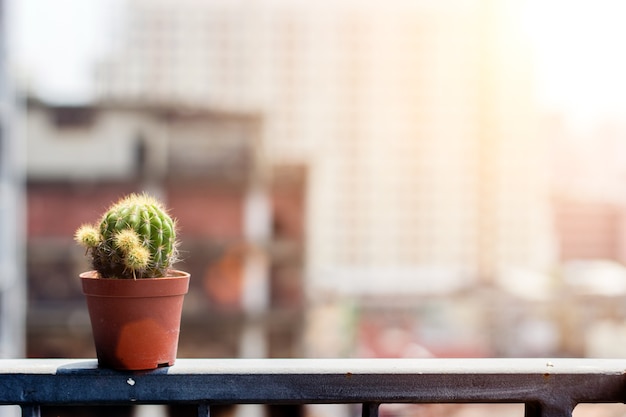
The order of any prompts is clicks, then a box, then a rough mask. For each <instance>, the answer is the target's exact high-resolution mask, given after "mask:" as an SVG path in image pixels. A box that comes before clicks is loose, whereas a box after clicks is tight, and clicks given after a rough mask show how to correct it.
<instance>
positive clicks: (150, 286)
mask: <svg viewBox="0 0 626 417" xmlns="http://www.w3.org/2000/svg"><path fill="white" fill-rule="evenodd" d="M79 276H80V279H81V283H82V287H83V294H85V295H86V296H88V297H129V298H137V297H170V296H178V295H184V294H187V292H188V290H189V278H190V274H189V273H188V272H186V271H180V270H176V269H170V270H169V273H168V276H165V277H160V278H140V279H120V278H100V277H99V276H98V273H97V271H95V270H91V271H86V272H83V273H81V274H80V275H79Z"/></svg>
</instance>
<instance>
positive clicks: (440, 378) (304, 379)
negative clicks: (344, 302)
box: [0, 359, 626, 417]
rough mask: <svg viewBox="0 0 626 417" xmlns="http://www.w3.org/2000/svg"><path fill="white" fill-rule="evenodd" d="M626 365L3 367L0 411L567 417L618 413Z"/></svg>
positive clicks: (53, 362)
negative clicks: (173, 409) (357, 409)
mask: <svg viewBox="0 0 626 417" xmlns="http://www.w3.org/2000/svg"><path fill="white" fill-rule="evenodd" d="M625 372H626V360H622V359H615V360H600V359H179V360H178V361H177V362H176V365H174V366H172V367H169V368H159V369H156V370H153V371H143V372H118V371H113V370H109V369H101V368H98V366H97V363H96V361H95V360H83V359H50V360H46V359H20V360H0V404H17V405H20V406H22V413H23V415H24V416H29V417H34V416H37V415H38V414H39V407H40V406H42V405H120V404H176V403H184V404H197V405H198V415H203V416H206V415H208V414H209V411H210V406H211V405H212V404H339V403H344V404H348V403H357V404H358V403H360V404H363V412H362V415H363V416H364V417H374V416H377V415H378V407H379V405H380V404H384V403H520V404H525V405H526V408H525V410H526V411H525V415H526V416H527V417H540V416H541V417H557V416H559V417H563V416H570V415H571V413H572V410H573V409H574V407H575V406H576V404H578V403H621V402H624V400H625V398H626V374H625Z"/></svg>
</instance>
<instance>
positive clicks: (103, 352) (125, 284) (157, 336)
mask: <svg viewBox="0 0 626 417" xmlns="http://www.w3.org/2000/svg"><path fill="white" fill-rule="evenodd" d="M170 272H171V274H170V275H171V276H168V277H164V278H142V279H137V280H133V279H112V278H98V275H97V272H96V271H89V272H84V273H82V274H80V278H81V282H82V285H83V293H84V294H85V296H86V298H87V308H88V310H89V317H90V319H91V327H92V331H93V337H94V343H95V346H96V354H97V356H98V364H99V365H100V366H103V367H108V368H114V369H127V370H142V369H154V368H158V367H161V366H170V365H173V364H174V361H175V360H176V351H177V349H178V335H179V333H180V317H181V313H182V307H183V298H184V296H185V294H186V293H187V290H188V288H189V274H188V273H187V272H184V271H176V270H172V271H170Z"/></svg>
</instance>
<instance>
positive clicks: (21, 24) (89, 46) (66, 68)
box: [10, 0, 119, 101]
mask: <svg viewBox="0 0 626 417" xmlns="http://www.w3.org/2000/svg"><path fill="white" fill-rule="evenodd" d="M10 1H11V9H10V14H11V16H13V18H12V19H11V21H10V25H12V29H13V37H12V41H13V42H12V44H11V53H12V55H13V56H14V58H15V61H16V62H18V67H17V70H18V71H24V70H27V71H28V73H29V82H30V86H31V88H32V89H33V90H36V91H37V92H38V94H40V95H41V96H43V97H44V98H49V99H51V100H63V101H84V100H86V99H88V98H89V96H90V95H91V93H92V91H91V85H90V82H91V67H90V64H91V62H92V61H93V60H94V59H97V58H98V56H100V55H101V54H102V53H103V51H104V50H105V48H106V47H107V44H108V40H107V39H106V37H105V34H106V33H107V30H108V26H107V23H108V22H107V17H109V16H110V15H111V12H112V10H113V9H112V8H111V7H113V6H115V5H117V4H119V2H118V1H116V0H108V1H107V0H10ZM24 76H25V75H24V74H23V73H22V74H18V78H21V77H24Z"/></svg>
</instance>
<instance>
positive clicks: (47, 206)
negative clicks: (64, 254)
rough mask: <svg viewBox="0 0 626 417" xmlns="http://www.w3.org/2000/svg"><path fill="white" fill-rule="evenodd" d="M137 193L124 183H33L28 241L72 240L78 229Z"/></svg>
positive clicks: (28, 196) (30, 194) (30, 198)
mask: <svg viewBox="0 0 626 417" xmlns="http://www.w3.org/2000/svg"><path fill="white" fill-rule="evenodd" d="M132 191H134V189H133V186H132V185H129V184H128V183H120V184H104V183H98V184H95V183H94V184H90V183H81V184H80V185H77V184H71V183H67V184H63V183H54V184H46V183H40V184H30V185H29V186H28V191H27V206H26V208H27V230H28V238H29V239H33V238H42V237H43V238H50V237H61V238H65V237H67V238H68V239H71V238H72V236H74V232H75V231H76V228H77V227H79V226H80V225H81V224H84V223H93V222H95V221H97V220H98V219H99V217H100V216H101V215H102V213H103V212H104V210H105V209H106V208H107V207H108V206H109V205H110V204H111V203H112V202H114V201H116V200H117V199H118V198H119V197H121V196H123V195H125V194H127V193H130V192H132Z"/></svg>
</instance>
